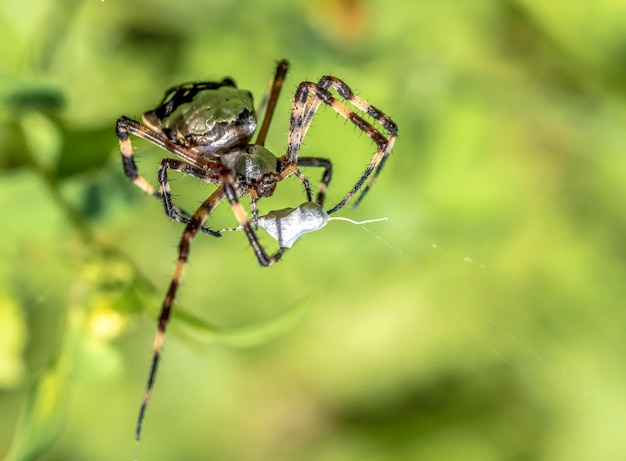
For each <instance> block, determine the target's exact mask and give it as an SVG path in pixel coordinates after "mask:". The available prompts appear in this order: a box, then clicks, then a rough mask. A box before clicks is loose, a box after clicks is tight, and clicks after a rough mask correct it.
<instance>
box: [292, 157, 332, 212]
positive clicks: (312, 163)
mask: <svg viewBox="0 0 626 461" xmlns="http://www.w3.org/2000/svg"><path fill="white" fill-rule="evenodd" d="M298 166H308V167H320V168H324V172H323V173H322V180H321V181H320V185H319V187H318V189H317V198H316V201H317V204H318V205H324V199H325V198H326V190H327V189H328V184H329V183H330V180H331V179H332V176H333V164H332V163H331V161H330V160H329V159H327V158H320V157H298ZM309 200H311V199H310V198H309Z"/></svg>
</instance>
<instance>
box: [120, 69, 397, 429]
mask: <svg viewBox="0 0 626 461" xmlns="http://www.w3.org/2000/svg"><path fill="white" fill-rule="evenodd" d="M288 67H289V64H288V62H287V61H286V60H281V61H280V62H278V64H277V66H276V72H275V74H274V77H273V79H272V82H271V85H270V88H269V90H268V94H267V96H266V99H265V101H266V103H265V104H264V105H265V110H264V116H263V122H262V123H261V126H260V128H259V130H258V134H257V136H256V140H255V141H254V142H252V137H253V136H254V133H255V131H256V128H257V118H256V113H255V110H254V104H253V99H252V94H251V93H250V92H249V91H247V90H243V89H238V88H237V86H236V85H235V82H234V81H233V80H232V79H230V78H224V79H223V80H222V81H221V82H196V83H185V84H182V85H179V86H175V87H173V88H170V89H169V90H167V91H166V92H165V96H164V98H163V100H162V101H161V103H160V104H159V105H158V106H157V107H156V109H154V110H151V111H148V112H146V113H144V114H143V117H142V122H143V123H140V122H137V121H135V120H132V119H130V118H128V117H125V116H122V117H120V118H119V119H118V121H117V125H116V134H117V137H118V138H119V143H120V150H121V154H122V162H123V166H124V173H125V174H126V176H128V177H129V178H130V179H131V180H132V181H133V183H134V184H135V185H136V186H137V187H139V188H140V189H142V190H143V191H144V192H146V193H147V194H149V195H152V196H153V197H156V198H157V199H159V200H160V201H161V202H162V203H163V206H164V209H165V214H166V215H167V216H168V217H170V218H171V219H174V220H175V221H178V222H181V223H183V224H185V225H186V227H185V230H184V232H183V235H182V237H181V239H180V243H179V246H178V260H177V262H176V266H175V269H174V274H173V276H172V278H171V281H170V284H169V288H168V290H167V293H166V295H165V298H164V300H163V304H162V307H161V312H160V315H159V319H158V329H157V333H156V335H155V340H154V352H153V358H152V364H151V367H150V373H149V376H148V382H147V385H146V390H145V394H144V397H143V401H142V403H141V407H140V410H139V416H138V419H137V426H136V431H135V439H136V440H137V441H138V440H139V439H140V437H141V430H142V425H143V419H144V415H145V412H146V409H147V406H148V402H149V400H150V395H151V393H152V387H153V385H154V381H155V378H156V373H157V368H158V365H159V358H160V356H161V349H162V346H163V341H164V338H165V329H166V327H167V324H168V322H169V319H170V314H171V310H172V305H173V303H174V298H175V296H176V292H177V290H178V286H179V284H180V281H181V278H182V275H183V269H184V267H185V264H186V262H187V259H188V256H189V248H190V244H191V241H192V239H193V238H194V237H195V236H196V234H197V233H198V232H204V233H206V234H209V235H212V236H214V237H220V236H221V233H220V232H219V231H215V230H212V229H210V228H208V227H205V226H204V223H205V221H206V220H207V218H208V216H209V215H210V213H211V212H212V211H213V209H215V207H216V206H217V205H218V204H219V203H220V202H222V201H223V200H224V199H226V200H227V201H228V203H229V204H230V206H231V207H232V210H233V213H234V215H235V218H236V220H237V222H238V223H239V228H241V229H243V231H244V232H245V234H246V237H247V238H248V241H249V242H250V245H251V246H252V250H253V251H254V254H255V256H256V258H257V260H258V262H259V264H260V265H261V266H271V265H272V264H274V263H276V262H277V261H278V260H279V259H280V258H281V257H282V255H283V253H284V252H285V250H286V249H287V247H288V246H291V245H290V244H289V245H285V244H283V242H282V240H280V239H278V240H277V241H278V243H279V248H278V250H276V251H275V252H274V253H272V254H268V252H267V251H266V250H265V248H264V247H263V246H262V245H261V243H260V242H259V238H258V237H257V233H256V230H257V229H258V220H259V216H258V207H257V202H258V200H260V199H261V198H264V197H270V196H271V195H272V194H273V193H274V190H275V189H276V186H277V184H278V183H279V182H280V181H282V180H284V179H286V178H288V177H289V176H292V175H294V176H295V177H296V178H298V179H299V180H300V182H301V183H302V184H303V186H304V190H305V193H306V196H307V200H308V201H309V202H311V201H313V197H312V192H311V185H310V183H309V180H308V178H307V177H306V176H305V175H304V174H302V172H301V171H300V167H318V168H322V169H323V173H322V178H321V181H320V184H319V187H318V192H317V195H316V204H317V205H318V206H319V208H320V209H321V208H322V207H323V204H324V199H325V195H326V190H327V188H328V185H329V183H330V180H331V176H332V163H331V161H330V160H329V159H326V158H319V157H302V156H299V155H298V154H299V151H300V147H301V145H302V141H303V139H304V137H305V135H306V133H307V131H308V129H309V127H310V125H311V121H312V119H313V116H314V114H315V112H316V111H317V110H318V108H319V107H320V105H321V104H322V103H324V104H325V105H327V106H330V107H331V108H332V109H333V110H334V111H336V112H337V113H338V114H340V115H341V116H342V117H344V118H345V119H346V120H348V121H350V122H351V123H353V124H354V125H356V127H357V128H358V129H359V130H361V131H363V132H364V133H365V134H366V135H367V136H369V137H370V138H371V139H372V140H373V141H374V143H375V144H376V146H377V150H376V153H375V154H374V156H373V158H372V160H371V161H370V163H369V164H368V165H367V167H366V169H365V171H364V172H363V173H362V174H361V176H360V177H359V178H358V179H357V181H356V183H355V184H354V186H353V187H352V188H351V189H350V190H349V191H348V193H347V194H346V195H345V196H344V197H343V198H342V199H341V200H340V201H339V202H338V203H337V204H335V205H334V206H333V207H332V208H330V209H329V210H328V211H327V212H326V213H327V214H332V213H334V212H336V211H337V210H339V209H341V208H342V207H343V206H344V205H346V204H347V203H348V202H349V201H350V200H351V199H352V198H353V197H354V195H355V194H356V193H357V192H359V191H361V193H360V195H359V197H358V198H357V199H356V201H355V203H354V206H356V205H358V203H359V202H360V201H361V200H362V199H363V197H364V196H365V194H366V193H367V192H368V191H369V189H370V188H371V187H372V185H373V184H374V182H375V181H376V178H377V177H378V175H379V174H380V172H381V170H382V168H383V166H384V165H385V162H386V160H387V158H388V156H389V154H390V152H391V149H392V147H393V145H394V142H395V139H396V135H397V131H398V130H397V126H396V124H395V123H394V122H393V121H392V120H391V119H390V118H389V117H388V116H387V115H385V114H383V113H382V112H381V111H380V110H378V109H377V108H375V107H374V106H372V105H371V104H369V103H368V102H367V101H365V100H364V99H362V98H360V97H359V96H357V95H355V94H354V93H353V91H352V90H351V89H350V87H348V85H346V84H345V83H344V82H343V81H342V80H340V79H338V78H336V77H332V76H325V77H322V78H321V79H320V80H319V81H318V82H317V83H314V82H308V81H305V82H302V83H300V85H299V86H298V88H297V90H296V93H295V98H294V101H293V107H292V110H291V118H290V123H289V136H288V145H287V151H286V153H285V154H284V155H282V156H280V157H277V156H275V155H274V154H273V153H271V152H270V151H269V150H268V149H266V148H265V140H266V137H267V134H268V130H269V127H270V123H271V121H272V117H273V114H274V111H275V108H276V102H277V100H278V97H279V94H280V91H281V89H282V86H283V83H284V80H285V76H286V74H287V70H288ZM331 89H332V90H334V92H336V93H337V94H338V95H339V98H337V97H336V96H333V93H331V91H330V90H331ZM342 100H343V101H344V102H342ZM347 103H349V104H351V105H352V106H354V107H355V108H356V109H357V110H358V111H360V112H361V115H359V113H357V112H355V111H354V110H352V109H350V108H349V107H348V105H347ZM365 115H367V116H368V117H369V118H371V119H373V120H374V121H376V122H378V124H379V125H380V126H381V127H382V129H383V131H384V132H385V133H386V135H384V134H383V133H382V132H381V130H379V129H378V128H376V127H375V126H374V125H373V124H372V123H370V122H368V121H366V120H365V118H364V116H365ZM131 134H132V135H134V136H137V137H138V138H141V139H144V140H146V141H148V142H151V143H152V144H155V145H157V146H159V147H160V148H162V149H164V150H165V151H167V152H169V153H170V154H172V155H173V156H175V157H176V158H169V157H167V158H164V159H163V160H162V161H161V166H160V168H159V170H158V175H157V176H158V184H159V185H158V188H156V187H154V186H152V185H151V184H150V182H148V181H147V180H146V179H144V178H143V177H142V176H140V175H139V172H138V170H137V166H136V164H135V161H134V156H133V147H132V145H131V141H130V136H129V135H131ZM169 170H174V171H178V172H180V173H184V174H188V175H192V176H195V177H197V178H200V179H201V180H203V181H205V182H207V183H212V184H215V185H217V189H216V190H215V191H214V192H213V193H212V194H211V195H210V196H209V197H208V198H207V199H206V200H205V201H204V202H203V203H202V204H201V205H200V207H199V208H198V209H197V210H196V211H195V213H193V214H189V213H186V212H185V211H184V210H183V209H181V208H180V207H178V206H177V205H176V204H175V203H174V201H173V199H172V195H171V192H170V186H169V183H168V171H169ZM366 181H367V184H366ZM243 196H247V197H249V199H250V204H251V205H250V208H251V215H252V218H250V217H249V216H248V214H247V212H246V211H245V209H244V207H243V206H242V204H241V202H240V201H239V198H240V197H243ZM322 211H323V209H322ZM316 213H318V214H319V213H320V212H319V211H316ZM285 219H286V218H280V217H279V218H277V222H278V224H281V220H285ZM300 222H303V221H300ZM295 225H296V226H298V225H300V224H299V222H298V220H296V221H295ZM303 233H304V230H303V231H301V232H300V231H298V230H297V229H296V231H295V234H296V236H297V237H299V236H300V235H301V234H303ZM297 237H296V238H297ZM291 243H292V242H291Z"/></svg>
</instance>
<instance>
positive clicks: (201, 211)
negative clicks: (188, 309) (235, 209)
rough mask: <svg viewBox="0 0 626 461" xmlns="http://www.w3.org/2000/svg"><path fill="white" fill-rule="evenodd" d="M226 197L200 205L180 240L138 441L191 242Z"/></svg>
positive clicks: (217, 196)
mask: <svg viewBox="0 0 626 461" xmlns="http://www.w3.org/2000/svg"><path fill="white" fill-rule="evenodd" d="M224 195H225V192H224V188H223V187H219V188H218V189H217V190H216V191H215V192H213V193H212V194H211V196H210V197H209V198H208V199H206V200H205V201H204V203H202V205H200V208H198V210H197V211H196V212H195V213H194V214H193V216H192V217H191V218H190V220H189V222H188V223H187V227H185V231H184V232H183V236H182V237H181V239H180V243H179V245H178V260H177V261H176V267H175V269H174V274H173V275H172V280H171V282H170V286H169V289H168V290H167V294H166V295H165V299H164V300H163V305H162V307H161V313H160V315H159V322H158V329H157V333H156V335H155V338H154V354H153V356H152V365H151V367H150V374H149V376H148V383H147V385H146V391H145V394H144V397H143V401H142V403H141V407H140V410H139V416H138V418H137V427H136V431H135V439H136V440H139V439H140V438H141V428H142V425H143V419H144V416H145V414H146V409H147V407H148V402H149V401H150V395H151V394H152V387H153V385H154V380H155V378H156V373H157V368H158V366H159V359H160V357H161V349H162V348H163V341H164V339H165V329H166V327H167V324H168V323H169V320H170V315H171V312H172V305H173V303H174V298H175V297H176V291H177V290H178V286H179V285H180V280H181V279H182V276H183V270H184V268H185V264H186V263H187V258H188V256H189V247H190V245H191V240H192V239H193V238H194V237H195V236H196V234H197V233H198V231H199V230H200V229H201V228H202V224H203V223H204V221H206V219H207V217H208V216H209V214H210V213H211V211H213V209H214V208H215V207H216V206H217V205H218V204H219V203H220V202H221V201H222V199H223V198H224Z"/></svg>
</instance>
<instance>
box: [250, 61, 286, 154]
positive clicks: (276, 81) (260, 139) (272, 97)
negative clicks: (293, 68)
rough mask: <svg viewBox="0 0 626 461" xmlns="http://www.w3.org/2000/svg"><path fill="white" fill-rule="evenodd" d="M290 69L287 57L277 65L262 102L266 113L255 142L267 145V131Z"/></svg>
mask: <svg viewBox="0 0 626 461" xmlns="http://www.w3.org/2000/svg"><path fill="white" fill-rule="evenodd" d="M288 69H289V62H288V61H287V60H286V59H283V60H281V61H279V62H278V64H277V66H276V73H275V74H274V78H273V79H272V83H271V84H270V89H269V91H268V94H267V95H266V97H265V100H264V101H263V103H262V104H261V107H262V108H263V107H264V108H265V114H264V116H263V123H262V124H261V128H260V129H259V132H258V134H257V137H256V142H255V144H259V145H261V146H264V145H265V139H266V138H267V132H268V131H269V128H270V124H271V123H272V118H273V117H274V111H275V110H276V102H277V101H278V96H279V95H280V90H281V89H282V87H283V83H284V82H285V76H286V75H287V70H288ZM266 104H267V105H266Z"/></svg>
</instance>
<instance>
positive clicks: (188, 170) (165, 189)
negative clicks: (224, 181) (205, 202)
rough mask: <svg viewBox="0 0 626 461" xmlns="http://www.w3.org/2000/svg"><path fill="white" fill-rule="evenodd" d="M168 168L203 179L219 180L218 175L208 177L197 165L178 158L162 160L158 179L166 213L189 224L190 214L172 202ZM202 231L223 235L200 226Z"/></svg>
mask: <svg viewBox="0 0 626 461" xmlns="http://www.w3.org/2000/svg"><path fill="white" fill-rule="evenodd" d="M167 170H175V171H180V172H181V173H184V174H189V175H192V176H195V177H196V178H200V179H203V180H205V181H209V182H213V183H215V182H217V175H216V176H215V177H209V178H207V175H206V172H205V171H204V170H202V169H200V168H198V167H196V166H193V165H190V164H189V163H186V162H183V161H181V160H176V159H172V158H164V159H163V160H161V167H160V168H159V173H158V181H159V185H160V186H161V191H162V193H161V194H162V201H163V207H164V209H165V214H166V215H167V216H168V217H169V218H171V219H173V220H175V221H178V222H180V223H183V224H188V223H189V220H190V215H189V214H188V213H186V212H185V211H184V210H181V209H180V208H178V206H176V205H175V204H174V203H173V202H172V193H171V190H170V185H169V182H168V177H167ZM200 230H201V231H202V232H204V233H205V234H209V235H212V236H213V237H221V236H222V235H221V234H220V233H219V232H216V231H214V230H211V229H209V228H208V227H205V226H202V227H201V228H200Z"/></svg>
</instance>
